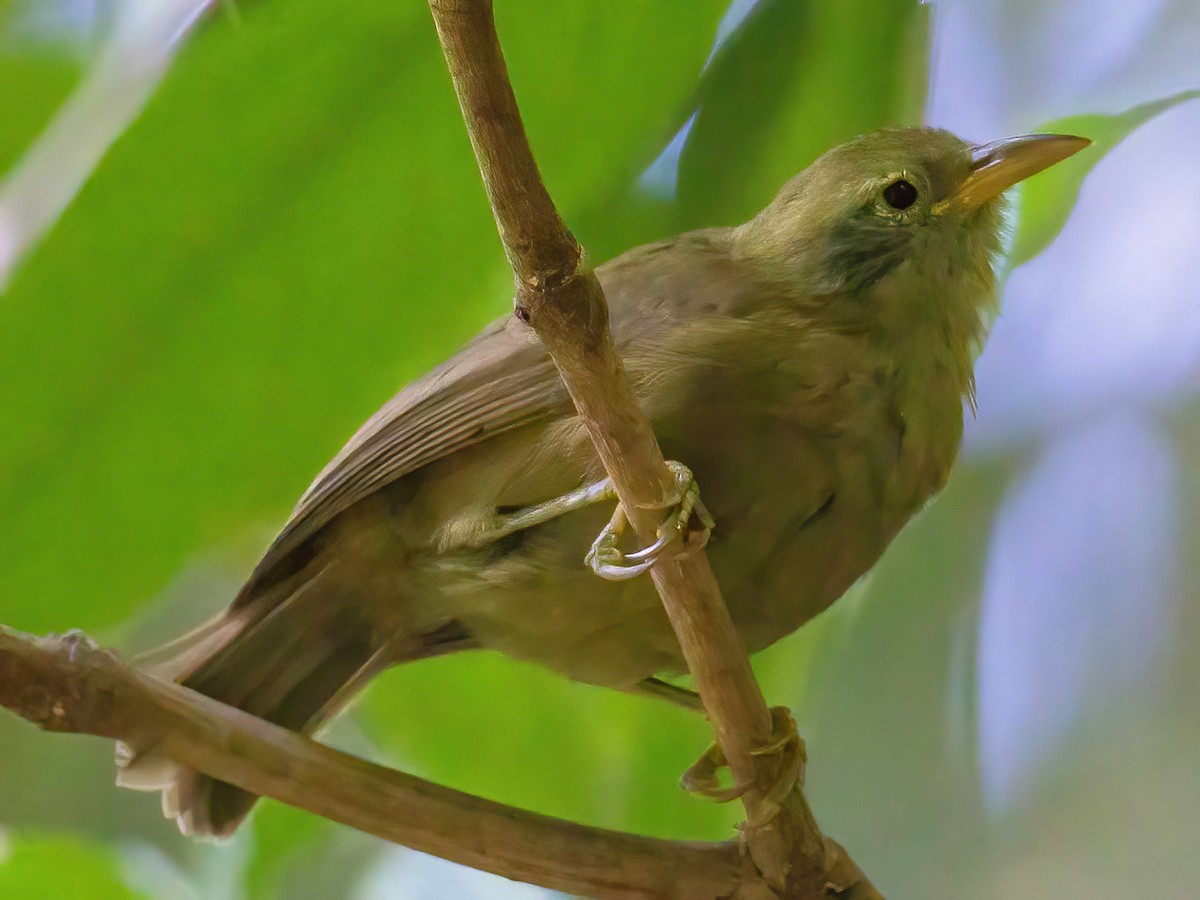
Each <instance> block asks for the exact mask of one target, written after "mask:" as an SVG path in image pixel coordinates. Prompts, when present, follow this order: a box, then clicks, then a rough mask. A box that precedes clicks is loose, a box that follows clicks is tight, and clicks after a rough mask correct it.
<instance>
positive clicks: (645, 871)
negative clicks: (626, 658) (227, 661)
mask: <svg viewBox="0 0 1200 900" xmlns="http://www.w3.org/2000/svg"><path fill="white" fill-rule="evenodd" d="M0 705H2V706H5V707H7V708H8V709H10V710H12V711H13V712H15V713H17V714H18V715H20V716H22V717H24V718H25V719H28V720H29V721H31V722H33V723H35V724H36V725H39V726H40V727H42V728H44V729H46V730H48V731H65V732H74V733H79V734H92V735H98V736H100V737H105V738H109V739H111V740H119V741H123V742H125V743H128V744H130V745H131V746H133V747H135V748H137V749H138V750H146V749H149V748H154V749H155V751H156V752H158V753H162V754H164V755H166V756H168V757H170V758H171V759H172V760H174V761H175V762H178V763H180V764H182V765H185V766H189V767H191V768H193V769H196V770H198V771H200V772H203V773H204V774H206V775H210V776H212V777H213V778H218V779H220V780H221V781H226V782H229V783H230V784H233V785H236V786H237V787H240V788H243V789H245V790H247V791H252V792H254V793H256V794H263V795H265V796H268V797H274V798H275V799H276V800H279V801H281V802H283V803H287V804H288V805H290V806H296V807H299V808H300V809H306V810H308V811H309V812H313V813H316V814H317V815H319V816H324V817H325V818H327V819H332V820H334V821H336V822H341V823H342V824H344V825H349V826H350V827H352V828H357V829H358V830H359V831H365V832H367V833H368V834H373V835H375V836H376V837H380V838H383V839H384V840H386V841H391V842H392V843H396V844H402V845H404V846H406V847H411V848H412V849H414V850H420V851H422V852H425V853H431V854H433V855H435V856H440V857H442V858H443V859H448V860H452V861H454V862H457V863H462V864H463V865H467V866H471V867H473V868H476V869H482V870H484V871H487V872H492V873H494V874H496V875H502V876H504V877H505V878H512V879H516V880H520V881H526V882H530V883H532V884H538V885H541V886H543V887H547V888H551V889H553V890H558V891H565V892H567V893H572V894H585V895H589V896H597V897H620V898H634V897H679V898H692V897H695V898H700V897H726V896H735V895H736V893H737V890H738V886H739V884H740V883H742V882H743V881H745V880H746V879H747V876H748V872H747V867H746V866H744V865H743V863H742V860H741V858H740V853H739V850H738V847H737V845H736V843H733V842H727V843H721V844H713V843H701V842H685V841H667V840H659V839H655V838H647V837H640V836H637V835H630V834H622V833H620V832H615V831H609V830H607V829H602V828H589V827H586V826H583V825H578V824H575V823H573V822H567V821H564V820H561V819H554V818H551V817H549V816H542V815H538V814H536V813H532V812H528V811H525V810H521V809H515V808H513V807H509V806H504V805H502V804H499V803H494V802H492V801H489V800H484V799H481V798H478V797H473V796H471V795H469V794H465V793H462V792H461V791H456V790H453V789H451V788H446V787H442V786H440V785H436V784H432V783H430V782H428V781H423V780H422V779H420V778H416V777H414V776H412V775H406V774H404V773H402V772H397V771H395V770H392V769H387V768H384V767H382V766H378V765H375V764H373V763H369V762H366V761H365V760H362V759H359V758H358V757H355V756H351V755H349V754H347V753H342V752H340V751H338V750H333V749H331V748H329V747H326V746H324V745H323V744H319V743H317V742H315V741H312V740H309V739H308V738H304V737H301V736H300V735H298V734H296V733H294V732H291V731H287V730H286V729H283V728H280V727H278V726H276V725H272V724H270V723H269V722H265V721H263V720H262V719H258V718H256V717H254V716H252V715H250V714H248V713H245V712H243V711H241V710H239V709H235V708H233V707H231V706H226V705H225V704H223V703H218V702H217V701H216V700H212V699H210V698H209V697H205V696H203V695H201V694H198V693H196V692H195V691H191V690H188V689H187V688H184V687H180V686H179V685H176V684H170V683H167V682H163V681H159V680H158V679H156V678H153V677H151V676H149V675H146V674H144V673H142V672H140V671H138V670H136V669H133V668H131V667H129V666H126V665H125V664H123V663H122V662H121V661H120V660H119V659H118V658H117V657H116V655H115V654H113V653H112V652H110V651H108V650H104V649H101V648H100V647H98V646H97V645H96V644H95V643H93V642H92V641H91V640H90V639H89V638H87V637H86V636H84V635H82V634H80V633H78V632H73V633H70V634H67V635H65V636H63V637H53V636H52V637H47V638H37V637H33V636H32V635H26V634H22V633H20V632H16V631H13V630H11V629H8V628H5V627H3V626H0ZM750 881H753V879H750ZM746 896H749V895H746Z"/></svg>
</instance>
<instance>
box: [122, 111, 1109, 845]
mask: <svg viewBox="0 0 1200 900" xmlns="http://www.w3.org/2000/svg"><path fill="white" fill-rule="evenodd" d="M1089 143H1090V141H1088V140H1087V139H1085V138H1080V137H1075V136H1071V135H1055V134H1033V135H1022V136H1018V137H1015V138H1008V139H1005V140H1001V141H995V142H991V143H987V144H978V145H973V144H970V143H968V142H966V141H964V140H962V139H961V138H959V137H957V136H955V135H954V134H952V133H951V132H949V131H945V130H940V129H935V128H900V127H891V128H886V129H882V130H878V131H874V132H871V133H868V134H865V135H862V136H860V137H858V138H856V139H854V140H851V141H849V142H847V143H844V144H841V145H839V146H837V147H835V148H833V149H831V150H829V151H827V152H826V153H825V154H823V155H822V156H820V157H819V158H818V159H817V160H816V161H814V162H813V163H811V164H810V165H809V166H808V167H807V168H805V169H803V170H802V171H801V172H800V173H799V174H798V175H796V176H795V177H793V178H792V179H791V180H790V181H788V182H787V183H786V184H785V185H784V186H783V187H782V189H781V190H780V191H779V193H778V194H777V195H776V196H775V198H774V199H773V200H771V201H770V203H769V204H768V205H767V206H766V207H765V208H764V209H763V210H762V211H761V212H759V213H758V214H757V215H756V216H754V217H753V218H752V219H750V220H749V221H747V222H744V223H742V224H740V225H736V226H732V227H714V228H705V229H702V230H698V231H691V232H687V233H684V234H681V235H679V236H677V237H673V238H670V239H668V240H662V241H658V242H655V243H651V244H647V245H645V246H641V247H637V248H635V249H632V250H629V251H628V252H626V253H623V254H621V255H620V256H618V257H616V258H614V259H612V260H610V261H609V262H607V263H605V264H603V265H600V266H598V267H597V269H596V275H597V277H598V278H599V281H600V283H601V285H602V286H603V288H604V292H605V295H606V297H607V301H608V305H609V310H610V317H611V327H612V333H613V337H614V340H615V342H616V345H617V348H618V350H619V352H620V353H621V355H622V358H623V361H624V364H625V367H626V371H627V375H628V377H629V379H630V382H631V385H632V387H633V390H634V392H635V395H636V397H637V399H638V402H639V404H640V405H641V408H642V410H643V412H644V413H645V415H646V416H647V418H648V419H649V421H650V423H651V425H652V427H653V429H654V432H655V434H656V436H657V438H658V440H659V443H660V445H661V447H662V449H663V452H664V454H665V455H666V456H667V457H668V458H669V459H671V460H673V461H674V462H673V463H672V470H673V471H674V472H675V473H676V474H677V476H678V478H679V480H680V484H681V487H682V488H683V493H684V495H685V496H687V497H690V498H691V500H690V502H689V503H687V504H686V508H685V509H684V510H683V513H682V514H678V513H677V514H676V515H675V516H674V518H673V519H671V517H670V516H668V519H669V520H670V521H673V522H674V523H675V526H676V527H675V529H674V531H672V529H671V528H667V529H665V531H664V532H663V534H664V538H663V540H660V541H659V542H657V543H656V545H655V546H654V547H652V548H650V549H649V550H647V551H642V552H640V553H639V552H634V551H632V550H625V549H622V544H623V543H624V544H627V543H628V542H629V537H628V536H623V535H620V534H619V533H618V532H617V530H616V529H614V528H613V527H612V523H613V521H615V519H614V516H613V503H614V502H615V501H614V500H612V499H611V498H612V497H613V494H612V491H611V488H610V487H608V485H607V482H606V481H605V473H604V469H603V467H602V465H601V464H600V462H599V460H598V458H597V455H596V452H595V450H594V449H593V446H592V444H591V442H590V441H589V439H588V436H587V434H586V432H585V430H584V428H583V426H582V424H581V422H580V419H579V417H578V416H577V415H576V413H575V410H574V408H573V406H572V404H571V401H570V398H569V397H568V395H567V393H566V390H565V389H564V387H563V385H562V383H561V381H560V379H559V377H558V375H557V372H556V370H555V368H554V365H553V362H552V360H551V359H550V357H549V356H548V355H547V353H546V350H545V349H544V347H543V346H542V344H541V343H540V341H539V339H538V338H537V336H536V335H535V333H534V332H533V330H532V329H531V328H530V327H529V325H528V324H527V323H525V322H523V321H522V320H521V319H520V318H518V317H516V316H509V317H505V318H503V319H501V320H499V321H497V322H495V323H493V324H492V325H491V326H490V327H488V328H486V329H485V330H484V331H483V332H482V333H481V334H480V335H479V336H478V337H477V338H475V339H474V340H473V341H472V342H471V343H469V344H468V345H467V346H466V347H464V348H463V349H462V350H461V351H460V352H458V353H457V354H456V355H454V356H453V357H451V358H450V359H449V360H447V361H446V362H444V363H443V364H441V365H440V366H438V367H436V368H435V369H433V370H432V371H430V372H429V373H428V374H427V375H425V376H424V377H422V378H420V379H418V380H417V381H415V382H413V383H411V384H409V385H407V386H406V387H404V388H403V389H402V390H401V391H400V392H399V393H398V394H396V395H395V396H394V397H393V398H392V399H390V400H389V401H388V402H387V403H385V404H384V406H383V407H382V408H381V409H380V410H379V411H378V412H377V413H375V415H373V416H372V417H371V418H370V419H369V420H368V421H367V422H366V423H365V424H364V425H363V426H362V427H361V428H360V429H359V431H358V432H357V433H356V434H355V435H354V436H353V437H352V438H351V439H350V441H349V442H348V443H347V444H346V445H345V447H344V448H343V449H342V450H341V451H340V452H339V453H338V454H337V455H336V456H335V457H334V459H333V460H332V461H331V462H330V463H329V464H328V465H327V466H326V467H325V468H324V470H323V471H321V473H320V474H319V475H318V476H317V478H316V480H315V481H314V482H313V484H312V485H311V487H309V489H308V490H307V491H306V492H305V493H304V494H303V496H302V497H301V499H300V501H299V502H298V504H297V505H296V507H295V509H294V511H293V512H292V514H291V516H290V518H289V519H288V520H287V522H286V524H285V525H284V526H283V528H282V530H281V531H280V532H279V534H278V536H277V537H276V538H275V540H274V542H273V543H272V544H271V545H270V547H269V548H268V549H267V551H266V552H265V554H264V555H263V556H262V558H261V560H260V561H259V562H258V564H257V565H256V566H255V568H254V570H253V572H252V573H251V574H250V576H249V578H248V579H247V581H246V582H245V584H244V585H243V586H242V588H241V590H240V591H239V592H238V594H237V595H236V597H235V598H234V599H233V601H232V603H231V605H230V606H229V607H228V609H226V610H225V611H224V612H222V613H220V614H219V615H218V616H217V617H216V618H214V619H212V620H211V621H209V622H208V623H207V624H205V625H202V626H200V627H199V628H197V629H195V630H194V631H192V632H191V633H189V634H187V635H184V636H183V637H182V638H180V639H178V640H176V641H173V642H171V643H170V644H167V645H166V646H164V647H162V648H160V649H158V650H155V651H151V652H150V653H149V654H147V655H146V656H144V657H143V658H141V659H140V660H139V661H138V662H139V665H142V666H143V667H144V668H145V669H146V670H147V671H149V672H152V673H153V674H155V675H158V676H159V677H162V678H166V679H171V680H175V681H177V682H179V683H180V684H183V685H185V686H186V687H189V688H192V689H194V690H196V691H199V692H201V693H203V694H206V695H208V696H210V697H213V698H215V699H217V700H220V701H222V702H224V703H227V704H230V705H232V706H235V707H238V708H240V709H242V710H245V711H247V712H249V713H252V714H254V715H256V716H259V717H261V718H264V719H267V720H269V721H271V722H274V723H277V724H279V725H281V726H283V727H285V728H288V729H292V730H295V731H298V732H301V733H305V734H312V733H315V732H316V731H318V730H319V729H320V728H321V727H322V726H323V725H325V724H326V723H327V722H328V721H329V720H330V719H331V718H332V717H333V716H334V715H335V714H337V713H338V712H339V711H340V710H342V709H343V708H345V707H346V706H347V705H348V703H349V702H350V701H351V700H352V699H353V697H354V696H355V695H356V694H357V693H358V692H359V691H360V690H361V689H362V688H363V687H364V686H365V684H366V683H367V682H368V681H369V680H370V679H371V678H372V677H373V676H375V675H376V674H378V673H379V672H381V671H383V670H384V669H386V668H388V667H390V666H394V665H398V664H402V663H408V662H412V661H415V660H420V659H425V658H429V657H434V656H441V655H445V654H449V653H456V652H463V651H467V650H471V649H477V648H486V649H491V650H496V651H499V652H501V653H503V654H506V655H508V656H510V657H512V658H515V659H518V660H526V661H531V662H534V663H537V664H540V665H542V666H544V667H546V668H548V669H550V670H552V671H554V672H556V673H559V674H561V675H563V676H566V677H568V678H571V679H575V680H577V681H581V682H586V683H590V684H596V685H603V686H606V687H610V688H614V689H618V690H626V691H635V692H644V693H647V694H656V695H660V696H670V695H671V694H672V693H673V689H672V688H671V687H670V686H669V685H668V684H667V683H666V682H664V681H662V680H661V677H660V676H663V675H670V674H671V673H684V672H685V670H686V666H685V664H684V660H683V658H682V656H681V652H680V649H679V645H678V643H677V642H676V639H675V636H674V634H673V632H672V629H671V626H670V623H669V622H668V619H667V617H666V614H665V612H664V610H663V607H662V605H661V602H660V601H659V598H658V596H657V595H656V593H655V591H654V588H653V585H652V584H651V582H650V580H649V579H648V578H646V577H637V576H638V575H641V574H642V573H643V572H644V571H645V569H646V568H648V567H649V566H651V565H653V563H654V562H656V561H657V560H658V559H660V558H662V557H663V555H664V554H678V553H682V552H691V551H692V550H694V549H695V547H696V545H698V544H699V543H702V542H703V541H704V540H707V541H708V549H707V552H708V554H709V558H710V561H711V564H712V567H713V570H714V572H715V574H716V576H717V580H718V583H719V584H720V586H721V589H722V593H723V595H724V597H725V600H726V603H727V605H728V607H729V611H730V614H731V617H732V620H733V623H734V625H735V627H736V628H737V631H738V633H739V635H740V637H741V639H742V641H743V642H744V644H745V646H746V649H747V651H749V652H755V651H757V650H760V649H763V648H765V647H767V646H769V645H771V644H773V643H774V642H775V641H778V640H779V639H780V638H782V637H784V636H786V635H788V634H791V633H792V632H794V631H795V630H796V629H798V628H799V627H800V626H802V625H803V624H804V623H806V622H807V621H809V620H810V619H812V618H813V617H814V616H816V615H818V614H819V613H820V612H822V611H823V610H825V609H826V608H827V607H828V606H829V605H830V604H832V603H833V602H834V601H835V600H837V599H838V598H839V597H840V596H842V594H843V593H845V591H846V590H847V589H848V588H849V587H850V586H851V585H852V584H853V583H854V582H855V581H856V580H857V579H859V578H860V577H861V576H862V575H863V574H864V573H866V572H867V571H868V570H869V569H870V568H871V567H872V566H873V565H874V564H875V563H876V561H877V560H878V559H879V557H880V555H881V554H882V553H883V552H884V550H885V548H886V547H887V546H888V544H889V543H890V542H891V540H892V539H893V538H894V537H895V536H896V534H897V533H898V532H899V531H900V530H901V528H903V526H904V525H905V524H906V523H907V522H908V521H909V520H910V519H911V518H912V517H913V516H914V514H916V513H917V512H919V511H920V510H921V509H923V508H924V507H925V506H926V505H927V503H928V502H929V501H930V500H931V498H933V497H934V496H935V495H936V494H937V493H938V492H939V491H940V490H941V488H942V487H943V485H944V484H945V483H946V480H947V477H948V475H949V473H950V469H951V466H952V464H953V462H954V459H955V456H956V454H957V451H958V448H959V444H960V440H961V435H962V430H963V423H964V416H965V412H964V407H965V406H966V407H971V408H973V406H974V372H973V370H974V362H975V359H976V358H977V356H978V354H979V352H980V351H981V349H982V346H983V342H984V340H985V338H986V335H987V332H988V329H989V327H990V325H991V322H992V321H993V319H994V318H995V316H996V313H997V303H998V301H997V272H998V267H999V265H1000V263H1001V259H1002V242H1003V235H1004V228H1005V203H1004V199H1003V195H1004V192H1005V191H1006V189H1007V188H1009V187H1010V186H1012V185H1014V184H1016V183H1017V182H1018V181H1021V180H1022V179H1024V178H1026V177H1028V176H1030V175H1032V174H1035V173H1037V172H1039V171H1041V170H1043V169H1045V168H1047V167H1049V166H1051V165H1053V164H1055V163H1058V162H1060V161H1061V160H1064V159H1066V158H1067V157H1069V156H1071V155H1073V154H1074V153H1076V152H1077V151H1079V150H1081V149H1082V148H1083V147H1085V146H1087V144H1089ZM606 523H608V525H607V526H606ZM714 524H715V527H712V528H711V534H710V526H713V525H714ZM696 532H699V535H698V536H697V534H696ZM598 534H599V535H600V537H599V538H597V537H596V536H597V535H598ZM689 544H690V549H689V548H688V545H689ZM585 559H586V560H587V563H586V564H585ZM598 575H600V576H604V577H597V576H598ZM118 757H119V763H120V766H121V768H120V771H119V779H118V780H119V782H120V783H122V784H123V785H125V786H128V787H133V788H138V789H144V790H158V791H161V792H162V799H163V808H164V812H165V813H166V815H167V816H168V817H169V818H173V819H175V820H176V822H177V824H178V826H179V828H180V829H181V830H182V831H183V832H184V833H186V834H194V835H199V836H210V837H216V838H221V837H226V836H228V835H230V834H231V833H232V832H233V830H234V829H235V828H236V827H237V826H238V824H239V823H240V822H241V821H242V820H243V819H244V818H245V816H246V815H247V813H248V812H249V811H250V809H251V807H252V806H253V804H254V802H255V800H256V799H257V798H256V797H255V796H254V795H253V794H251V793H248V792H246V791H244V790H241V789H239V788H236V787H234V786H232V785H229V784H226V783H223V782H220V781H217V780H215V779H213V778H211V777H209V776H207V775H204V774H201V773H199V772H196V771H193V770H189V769H187V768H186V767H183V766H181V765H178V764H176V763H174V762H173V761H171V760H169V759H166V758H164V757H162V756H160V755H158V754H156V753H155V752H154V748H135V747H128V746H125V747H122V748H119V751H118Z"/></svg>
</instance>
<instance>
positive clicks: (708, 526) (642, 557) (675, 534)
mask: <svg viewBox="0 0 1200 900" xmlns="http://www.w3.org/2000/svg"><path fill="white" fill-rule="evenodd" d="M667 467H668V468H669V469H670V470H671V473H672V474H673V475H674V476H675V484H676V487H677V489H678V497H679V499H678V500H677V501H675V502H674V503H673V504H672V507H673V508H672V509H671V511H670V512H669V513H668V514H667V516H666V518H665V519H663V522H662V524H661V525H659V527H658V537H657V538H656V540H655V541H654V543H652V544H650V545H649V546H647V547H643V548H642V549H641V550H636V551H634V552H632V553H625V552H623V551H622V550H621V549H620V547H619V546H618V541H619V539H620V536H621V534H622V532H624V530H625V528H626V527H627V526H628V524H629V521H628V519H627V518H626V517H625V511H624V510H623V509H622V508H621V507H620V506H619V505H618V506H617V509H616V512H614V513H613V517H612V519H611V520H610V521H609V523H608V524H607V525H606V526H605V527H604V530H603V531H601V532H600V534H599V536H598V537H597V538H596V540H595V541H594V542H593V544H592V546H591V549H590V550H588V553H587V556H586V557H585V562H586V563H587V564H588V565H589V566H590V567H591V569H592V571H593V572H595V573H596V574H597V575H599V576H600V577H601V578H606V579H608V580H610V581H624V580H626V579H629V578H636V577H637V576H639V575H642V574H644V573H645V572H648V571H649V570H650V569H652V568H653V567H654V566H655V564H657V563H658V562H660V561H662V560H664V559H668V558H669V559H686V558H687V557H689V556H692V555H693V554H695V553H697V552H699V551H700V550H701V549H702V548H703V547H705V546H706V545H707V544H708V538H709V534H710V533H711V531H712V528H713V526H714V524H715V523H714V521H713V518H712V516H711V515H709V513H708V510H707V509H705V508H704V504H703V503H701V502H700V489H699V487H698V486H697V485H696V479H695V477H693V475H692V473H691V470H690V469H688V468H687V466H685V465H683V464H682V463H678V462H675V461H673V460H671V461H668V462H667ZM693 516H695V517H696V518H697V519H698V520H699V522H700V525H701V526H702V527H701V529H700V531H699V536H698V537H696V538H692V536H691V535H690V534H689V533H688V525H689V524H690V522H691V520H692V517H693ZM684 535H688V537H689V540H688V541H687V542H686V546H684V547H683V548H681V549H680V550H678V551H676V552H675V553H674V555H672V556H670V557H668V556H667V553H668V552H669V551H670V549H671V547H672V545H673V544H675V543H676V542H677V541H679V540H681V539H682V538H683V537H684Z"/></svg>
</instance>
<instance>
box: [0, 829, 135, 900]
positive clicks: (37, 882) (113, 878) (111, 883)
mask: <svg viewBox="0 0 1200 900" xmlns="http://www.w3.org/2000/svg"><path fill="white" fill-rule="evenodd" d="M10 839H12V840H13V841H14V846H13V847H12V848H11V852H10V853H9V854H8V856H7V857H4V856H3V854H2V853H0V897H20V898H21V900H64V898H72V897H87V898H88V900H133V898H136V897H139V896H142V895H140V894H137V893H134V892H133V891H132V890H130V888H129V887H128V886H127V885H126V884H125V883H124V881H123V880H122V879H121V876H120V869H119V861H118V859H117V856H116V854H115V853H113V852H112V850H110V849H108V848H106V847H100V846H95V845H89V844H84V843H82V842H80V841H77V840H74V839H72V838H38V839H22V838H20V837H16V838H10Z"/></svg>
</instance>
